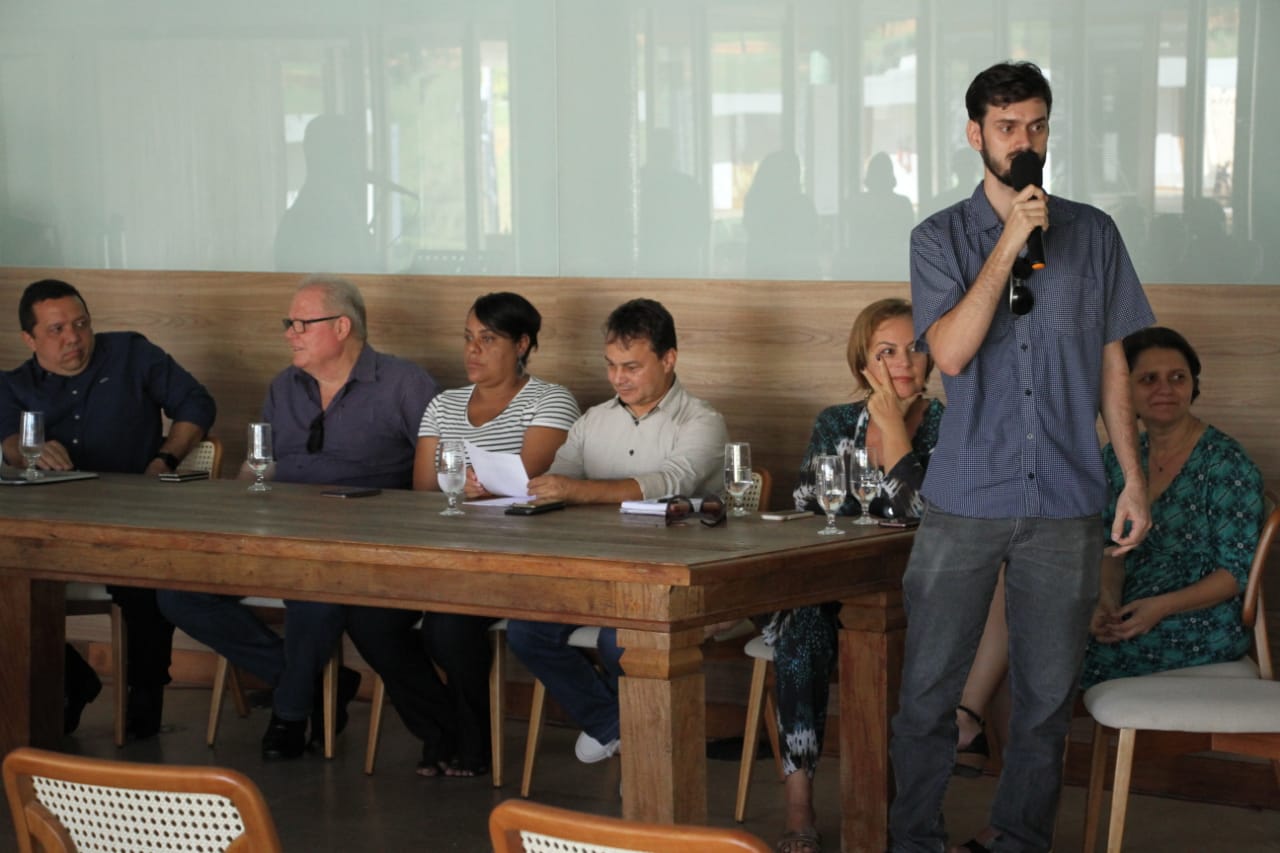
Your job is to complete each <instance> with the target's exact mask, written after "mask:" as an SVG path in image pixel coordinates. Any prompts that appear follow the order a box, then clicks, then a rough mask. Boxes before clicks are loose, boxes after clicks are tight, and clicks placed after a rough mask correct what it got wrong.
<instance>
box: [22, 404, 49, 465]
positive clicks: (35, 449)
mask: <svg viewBox="0 0 1280 853" xmlns="http://www.w3.org/2000/svg"><path fill="white" fill-rule="evenodd" d="M18 449H19V452H21V453H22V458H23V459H24V460H25V461H26V463H27V470H26V475H25V476H26V478H27V479H28V480H38V479H40V472H39V471H37V470H36V460H38V459H39V458H40V454H41V453H43V452H44V412H23V413H22V429H21V438H20V439H19V446H18Z"/></svg>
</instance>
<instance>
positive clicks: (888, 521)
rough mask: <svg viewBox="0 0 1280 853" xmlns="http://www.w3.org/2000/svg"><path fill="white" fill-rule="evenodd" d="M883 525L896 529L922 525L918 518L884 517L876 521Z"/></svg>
mask: <svg viewBox="0 0 1280 853" xmlns="http://www.w3.org/2000/svg"><path fill="white" fill-rule="evenodd" d="M876 524H879V525H880V526H881V527H892V528H894V529H895V530H907V529H909V528H912V527H919V526H920V519H918V518H882V519H880V520H879V521H877V522H876Z"/></svg>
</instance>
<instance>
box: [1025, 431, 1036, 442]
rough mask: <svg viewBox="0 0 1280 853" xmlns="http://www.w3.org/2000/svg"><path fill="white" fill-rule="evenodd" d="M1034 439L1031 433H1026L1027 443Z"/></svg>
mask: <svg viewBox="0 0 1280 853" xmlns="http://www.w3.org/2000/svg"><path fill="white" fill-rule="evenodd" d="M1034 439H1035V435H1033V434H1032V433H1027V441H1032V440H1034Z"/></svg>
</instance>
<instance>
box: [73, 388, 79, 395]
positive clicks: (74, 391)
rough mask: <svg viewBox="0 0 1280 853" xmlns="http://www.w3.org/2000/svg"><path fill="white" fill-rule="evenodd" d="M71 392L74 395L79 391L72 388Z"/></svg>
mask: <svg viewBox="0 0 1280 853" xmlns="http://www.w3.org/2000/svg"><path fill="white" fill-rule="evenodd" d="M71 393H72V394H73V395H75V394H79V393H80V392H79V391H78V390H74V389H73V390H72V391H71Z"/></svg>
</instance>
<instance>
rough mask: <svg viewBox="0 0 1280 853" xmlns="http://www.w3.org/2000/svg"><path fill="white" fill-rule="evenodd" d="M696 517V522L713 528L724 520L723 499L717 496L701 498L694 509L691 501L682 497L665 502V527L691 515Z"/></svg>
mask: <svg viewBox="0 0 1280 853" xmlns="http://www.w3.org/2000/svg"><path fill="white" fill-rule="evenodd" d="M695 514H696V515H697V516H698V520H699V521H701V522H702V523H703V525H705V526H706V527H715V526H716V525H717V524H721V523H723V522H724V520H725V503H724V498H722V497H720V496H719V495H706V496H704V497H703V498H702V501H701V504H700V505H699V507H698V508H697V509H694V506H693V501H692V500H691V499H689V498H686V497H685V496H684V495H676V496H675V497H673V498H671V499H670V500H668V501H667V512H666V518H667V526H668V527H670V526H671V524H672V523H674V522H677V521H684V520H685V519H686V518H688V517H689V516H691V515H695Z"/></svg>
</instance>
